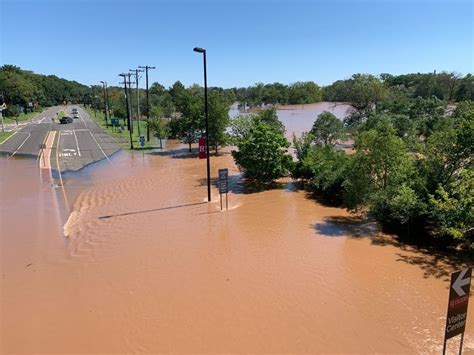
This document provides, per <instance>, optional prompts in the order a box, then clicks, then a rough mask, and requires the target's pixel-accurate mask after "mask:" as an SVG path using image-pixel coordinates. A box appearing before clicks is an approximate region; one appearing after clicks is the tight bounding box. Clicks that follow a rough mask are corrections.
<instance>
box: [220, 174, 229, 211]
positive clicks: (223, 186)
mask: <svg viewBox="0 0 474 355" xmlns="http://www.w3.org/2000/svg"><path fill="white" fill-rule="evenodd" d="M218 184H219V196H220V198H221V211H222V195H223V194H225V209H226V210H227V209H229V199H228V196H227V193H228V192H229V169H219V182H218Z"/></svg>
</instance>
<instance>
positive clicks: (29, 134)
mask: <svg viewBox="0 0 474 355" xmlns="http://www.w3.org/2000/svg"><path fill="white" fill-rule="evenodd" d="M18 133H26V134H27V135H28V137H26V138H25V140H24V141H23V142H22V143H21V144H20V146H19V147H18V148H16V150H15V151H14V152H13V153H12V155H10V158H11V157H13V156H14V155H15V154H16V152H18V150H19V149H20V148H21V147H23V144H25V142H26V141H27V140H28V138H30V136H31V133H28V132H18Z"/></svg>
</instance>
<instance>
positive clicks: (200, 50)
mask: <svg viewBox="0 0 474 355" xmlns="http://www.w3.org/2000/svg"><path fill="white" fill-rule="evenodd" d="M194 51H195V52H197V53H202V54H203V58H204V104H205V111H206V158H207V201H208V202H211V163H210V161H209V115H208V107H207V67H206V50H205V49H204V48H199V47H195V48H194Z"/></svg>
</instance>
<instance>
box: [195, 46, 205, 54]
mask: <svg viewBox="0 0 474 355" xmlns="http://www.w3.org/2000/svg"><path fill="white" fill-rule="evenodd" d="M193 50H194V51H195V52H198V53H206V50H205V49H204V48H200V47H194V49H193Z"/></svg>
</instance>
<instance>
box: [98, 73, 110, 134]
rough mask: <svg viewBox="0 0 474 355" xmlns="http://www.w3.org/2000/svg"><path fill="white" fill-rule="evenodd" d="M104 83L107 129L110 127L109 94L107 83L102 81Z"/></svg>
mask: <svg viewBox="0 0 474 355" xmlns="http://www.w3.org/2000/svg"><path fill="white" fill-rule="evenodd" d="M100 82H101V83H102V87H103V88H104V103H105V127H108V126H109V123H108V122H109V95H108V93H107V82H106V81H102V80H101V81H100Z"/></svg>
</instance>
